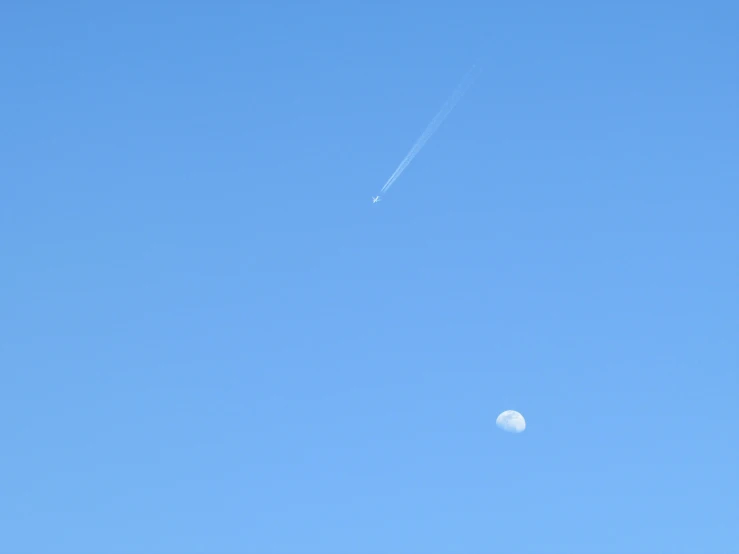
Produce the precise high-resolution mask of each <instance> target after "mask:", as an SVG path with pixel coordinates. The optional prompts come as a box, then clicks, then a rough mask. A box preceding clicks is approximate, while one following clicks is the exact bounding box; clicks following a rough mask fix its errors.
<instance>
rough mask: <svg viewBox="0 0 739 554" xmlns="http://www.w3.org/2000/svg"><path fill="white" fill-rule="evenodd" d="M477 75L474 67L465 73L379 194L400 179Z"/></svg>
mask: <svg viewBox="0 0 739 554" xmlns="http://www.w3.org/2000/svg"><path fill="white" fill-rule="evenodd" d="M478 73H479V71H475V66H473V67H472V69H471V70H470V71H469V72H468V73H467V75H465V77H464V79H462V82H461V83H460V84H459V86H457V88H456V89H455V91H454V92H453V93H452V95H451V97H450V98H449V100H447V101H446V103H445V104H444V105H443V106H442V108H441V110H439V113H437V114H436V116H435V117H434V118H433V119H432V120H431V123H429V124H428V126H427V127H426V130H424V132H423V133H421V136H420V137H418V140H416V143H415V144H414V145H413V148H411V149H410V152H408V154H407V155H406V157H405V158H403V161H402V162H400V165H398V168H397V169H396V170H395V171H394V172H393V174H392V175H391V176H390V178H389V179H388V180H387V182H386V183H385V184H384V185H383V186H382V189H381V190H380V193H385V192H387V190H388V189H389V188H390V187H391V186H392V184H393V183H394V182H395V181H396V180H397V179H398V177H400V175H401V174H402V173H403V171H404V170H405V168H406V167H408V164H410V163H411V161H413V158H415V157H416V154H418V153H419V152H420V151H421V148H423V146H424V144H426V142H427V141H428V140H429V139H430V138H431V136H432V135H433V134H434V133H435V132H436V130H437V129H438V128H439V126H440V125H441V124H442V122H443V121H444V119H446V117H447V116H448V115H449V114H450V113H451V111H452V110H453V109H454V106H456V105H457V102H459V101H460V100H461V98H462V96H464V93H465V92H467V89H469V88H470V86H472V83H473V82H474V81H475V77H477V74H478Z"/></svg>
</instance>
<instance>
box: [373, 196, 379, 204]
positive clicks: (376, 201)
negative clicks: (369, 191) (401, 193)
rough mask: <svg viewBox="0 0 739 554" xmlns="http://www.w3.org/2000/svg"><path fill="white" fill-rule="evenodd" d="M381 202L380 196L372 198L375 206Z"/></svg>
mask: <svg viewBox="0 0 739 554" xmlns="http://www.w3.org/2000/svg"><path fill="white" fill-rule="evenodd" d="M379 201H380V197H379V196H373V197H372V203H373V204H377V203H378V202H379Z"/></svg>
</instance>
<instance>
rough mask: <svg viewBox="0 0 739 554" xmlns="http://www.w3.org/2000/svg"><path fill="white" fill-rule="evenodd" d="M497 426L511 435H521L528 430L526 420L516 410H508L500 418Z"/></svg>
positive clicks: (497, 420)
mask: <svg viewBox="0 0 739 554" xmlns="http://www.w3.org/2000/svg"><path fill="white" fill-rule="evenodd" d="M495 424H496V425H497V426H498V427H500V428H501V429H503V431H508V432H509V433H521V432H522V431H523V430H524V429H526V420H525V419H524V418H523V416H522V415H521V414H519V413H518V412H517V411H516V410H506V411H505V412H503V413H502V414H500V415H499V416H498V419H496V420H495Z"/></svg>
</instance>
